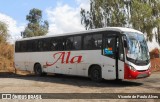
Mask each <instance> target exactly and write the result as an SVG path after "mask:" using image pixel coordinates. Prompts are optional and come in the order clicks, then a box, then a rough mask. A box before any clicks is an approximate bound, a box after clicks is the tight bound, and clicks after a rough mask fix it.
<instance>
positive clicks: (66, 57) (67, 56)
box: [46, 52, 82, 66]
mask: <svg viewBox="0 0 160 102" xmlns="http://www.w3.org/2000/svg"><path fill="white" fill-rule="evenodd" d="M58 61H61V63H62V64H68V63H71V64H73V63H81V62H82V56H81V55H79V56H73V57H71V52H57V53H55V54H53V63H48V62H46V66H53V65H54V64H56V63H57V62H58Z"/></svg>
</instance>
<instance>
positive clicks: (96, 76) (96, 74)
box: [90, 65, 102, 82]
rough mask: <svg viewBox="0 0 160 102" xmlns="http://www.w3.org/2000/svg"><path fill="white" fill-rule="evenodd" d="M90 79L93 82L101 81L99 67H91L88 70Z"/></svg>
mask: <svg viewBox="0 0 160 102" xmlns="http://www.w3.org/2000/svg"><path fill="white" fill-rule="evenodd" d="M90 77H91V79H92V80H93V81H95V82H101V81H102V74H101V67H100V66H97V65H96V66H92V68H91V70H90Z"/></svg>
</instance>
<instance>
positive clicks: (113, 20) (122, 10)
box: [80, 0, 160, 43]
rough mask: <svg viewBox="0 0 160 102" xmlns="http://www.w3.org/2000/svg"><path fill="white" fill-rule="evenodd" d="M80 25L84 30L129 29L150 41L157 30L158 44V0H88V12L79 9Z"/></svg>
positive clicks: (159, 31)
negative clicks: (108, 27)
mask: <svg viewBox="0 0 160 102" xmlns="http://www.w3.org/2000/svg"><path fill="white" fill-rule="evenodd" d="M80 14H81V23H82V24H83V25H84V26H85V28H86V29H87V30H88V29H93V28H102V27H106V26H121V27H131V28H134V29H137V30H140V31H142V32H143V33H145V34H146V35H147V40H149V41H152V38H153V35H154V34H153V30H155V28H157V34H156V35H157V36H156V38H157V41H158V42H159V43H160V0H90V10H89V11H86V10H85V9H83V8H82V9H81V11H80Z"/></svg>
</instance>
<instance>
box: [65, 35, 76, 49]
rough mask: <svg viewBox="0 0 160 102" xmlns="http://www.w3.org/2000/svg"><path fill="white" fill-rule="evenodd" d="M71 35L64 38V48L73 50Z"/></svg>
mask: <svg viewBox="0 0 160 102" xmlns="http://www.w3.org/2000/svg"><path fill="white" fill-rule="evenodd" d="M73 49H74V46H73V37H67V39H66V50H73Z"/></svg>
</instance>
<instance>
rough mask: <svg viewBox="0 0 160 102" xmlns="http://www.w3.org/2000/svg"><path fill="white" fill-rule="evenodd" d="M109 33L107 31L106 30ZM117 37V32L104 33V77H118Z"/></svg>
mask: <svg viewBox="0 0 160 102" xmlns="http://www.w3.org/2000/svg"><path fill="white" fill-rule="evenodd" d="M106 33H107V32H106ZM117 39H118V37H117V36H116V33H115V32H108V33H107V34H104V35H103V47H102V55H103V68H102V78H104V79H116V78H117V75H118V74H117V73H118V69H117V68H118V62H117V56H116V55H117Z"/></svg>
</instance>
